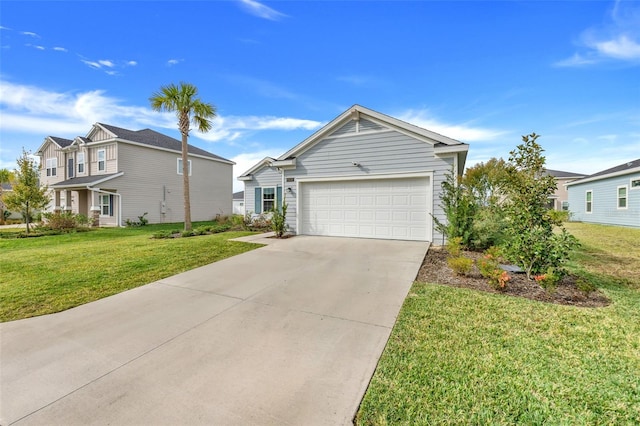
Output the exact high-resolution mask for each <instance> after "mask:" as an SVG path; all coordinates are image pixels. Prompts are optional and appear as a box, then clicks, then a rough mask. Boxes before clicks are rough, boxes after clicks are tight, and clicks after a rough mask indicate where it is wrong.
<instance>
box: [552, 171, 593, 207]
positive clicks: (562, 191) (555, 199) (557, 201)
mask: <svg viewBox="0 0 640 426" xmlns="http://www.w3.org/2000/svg"><path fill="white" fill-rule="evenodd" d="M545 173H546V174H547V176H553V177H554V178H555V179H556V186H557V187H556V190H555V192H554V194H553V195H552V196H551V197H549V208H550V209H553V210H564V211H567V210H569V192H568V191H567V183H569V182H573V181H574V180H577V179H582V178H583V177H585V176H586V175H583V174H580V173H573V172H564V171H561V170H551V169H546V170H545Z"/></svg>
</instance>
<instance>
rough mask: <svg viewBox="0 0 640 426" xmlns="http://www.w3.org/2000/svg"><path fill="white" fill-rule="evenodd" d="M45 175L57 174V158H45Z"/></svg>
mask: <svg viewBox="0 0 640 426" xmlns="http://www.w3.org/2000/svg"><path fill="white" fill-rule="evenodd" d="M46 165H47V176H57V174H58V172H57V171H58V159H57V158H47V161H46Z"/></svg>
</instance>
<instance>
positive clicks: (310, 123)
mask: <svg viewBox="0 0 640 426" xmlns="http://www.w3.org/2000/svg"><path fill="white" fill-rule="evenodd" d="M0 93H2V96H1V97H0V112H1V115H2V120H0V130H2V131H3V132H4V131H7V132H22V133H28V134H37V135H43V132H45V133H46V134H57V135H60V136H66V137H72V136H76V135H78V134H84V133H85V132H87V130H88V128H89V126H90V125H91V124H93V123H95V122H97V121H99V122H105V123H110V124H114V125H117V126H120V127H125V128H130V129H139V128H143V127H152V128H156V129H161V128H162V129H170V130H172V131H175V130H176V116H175V114H174V113H170V112H164V113H158V112H155V111H153V110H151V108H149V107H137V106H127V105H123V104H122V102H121V101H120V100H119V99H116V98H113V97H110V96H107V95H106V93H105V92H104V91H103V90H92V91H87V92H65V93H59V92H52V91H48V90H45V89H41V88H39V87H34V86H26V85H20V84H14V83H11V82H7V81H2V80H0ZM321 125H322V123H321V122H319V121H314V120H306V119H298V118H293V117H275V116H218V117H216V118H215V119H214V123H213V129H212V130H211V131H210V132H208V133H205V134H202V133H199V132H197V131H195V130H194V131H193V132H192V136H194V137H196V138H198V139H201V140H205V141H209V142H219V141H225V142H226V143H228V144H233V142H234V141H236V140H238V139H239V138H241V137H242V136H245V135H247V134H249V133H255V132H259V131H294V130H314V129H316V128H318V127H320V126H321ZM43 136H44V135H43Z"/></svg>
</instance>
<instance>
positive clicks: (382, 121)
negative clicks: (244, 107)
mask: <svg viewBox="0 0 640 426" xmlns="http://www.w3.org/2000/svg"><path fill="white" fill-rule="evenodd" d="M355 112H357V113H358V115H359V118H361V119H362V118H364V119H366V120H369V121H372V122H374V123H376V124H379V125H382V126H384V127H386V128H391V129H392V130H395V131H398V132H400V133H403V134H405V135H407V136H410V137H412V138H415V139H418V140H421V141H423V142H427V143H430V144H432V145H435V144H436V143H438V142H440V143H443V144H445V145H456V146H457V145H463V146H466V147H467V149H468V145H466V144H463V143H462V142H460V141H457V140H455V139H451V138H449V137H446V136H443V135H440V134H438V133H435V132H432V131H430V130H427V129H423V128H422V127H418V126H415V125H413V124H411V123H407V122H405V121H402V120H398V119H397V118H393V117H391V116H388V115H384V114H381V113H379V112H376V111H373V110H370V109H368V108H365V107H363V106H360V105H353V106H352V107H351V108H349V109H347V110H346V111H344V112H343V113H342V114H340V115H339V116H338V117H336V118H334V119H333V120H332V121H330V122H329V123H328V124H326V125H325V126H324V127H322V128H320V129H319V130H318V131H316V132H315V133H313V134H312V135H311V136H309V137H308V138H306V139H305V140H303V141H302V142H301V143H299V144H298V145H296V146H294V147H293V148H291V149H290V150H289V151H287V152H285V153H284V154H282V155H281V156H280V157H278V160H281V159H286V158H289V157H297V156H299V155H301V154H302V153H303V152H305V151H307V150H308V149H309V148H311V147H312V146H313V145H315V144H316V143H317V142H319V141H321V140H322V139H324V138H326V137H327V136H329V135H330V134H331V132H333V131H335V130H336V129H338V128H339V127H340V126H342V125H344V124H345V123H346V122H348V121H349V120H351V119H352V118H351V117H352V114H354V113H355ZM358 134H359V135H362V134H363V133H358Z"/></svg>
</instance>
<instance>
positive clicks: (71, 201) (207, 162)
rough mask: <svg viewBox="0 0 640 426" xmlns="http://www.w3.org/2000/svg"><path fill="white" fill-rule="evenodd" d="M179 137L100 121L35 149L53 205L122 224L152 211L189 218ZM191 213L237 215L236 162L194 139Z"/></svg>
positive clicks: (158, 219)
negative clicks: (234, 199) (80, 133)
mask: <svg viewBox="0 0 640 426" xmlns="http://www.w3.org/2000/svg"><path fill="white" fill-rule="evenodd" d="M181 152H182V143H181V142H180V141H179V140H177V139H174V138H171V137H169V136H166V135H163V134H162V133H158V132H156V131H153V130H150V129H144V130H137V131H133V130H127V129H122V128H119V127H115V126H110V125H107V124H102V123H96V124H94V125H93V126H92V128H91V130H90V131H89V133H88V134H87V135H86V136H84V137H82V136H78V137H76V138H74V139H64V138H59V137H54V136H47V137H46V138H45V139H44V142H43V143H42V145H41V146H40V148H39V149H38V151H37V152H36V153H37V155H39V156H40V168H41V171H40V182H41V184H43V185H48V187H49V189H50V190H51V192H52V193H51V198H52V203H51V204H50V206H49V208H48V210H49V211H52V210H66V211H72V212H74V213H79V214H84V215H87V216H88V217H90V218H92V220H93V221H94V223H96V222H97V223H98V224H99V225H100V226H122V225H123V224H124V223H125V221H126V220H127V219H130V220H136V219H137V218H138V216H141V215H143V214H144V213H147V216H146V217H147V219H148V220H149V222H150V223H171V222H182V221H184V198H183V189H182V185H183V183H182V182H183V179H182V154H181ZM188 152H189V160H188V161H189V176H190V177H189V179H190V195H191V219H192V220H193V221H201V220H211V219H213V218H215V217H216V216H218V215H220V216H225V215H230V214H231V213H232V202H231V191H232V179H233V176H232V175H233V164H234V163H233V162H232V161H230V160H227V159H225V158H222V157H219V156H217V155H215V154H212V153H210V152H207V151H205V150H203V149H200V148H197V147H194V146H191V145H189V151H188Z"/></svg>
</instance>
